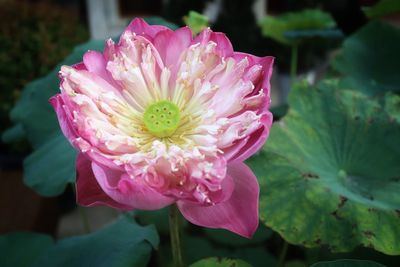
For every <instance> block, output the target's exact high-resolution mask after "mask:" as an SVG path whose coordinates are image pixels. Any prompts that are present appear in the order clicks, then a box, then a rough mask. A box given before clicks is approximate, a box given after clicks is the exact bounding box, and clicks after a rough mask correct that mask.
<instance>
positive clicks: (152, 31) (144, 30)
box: [125, 18, 168, 41]
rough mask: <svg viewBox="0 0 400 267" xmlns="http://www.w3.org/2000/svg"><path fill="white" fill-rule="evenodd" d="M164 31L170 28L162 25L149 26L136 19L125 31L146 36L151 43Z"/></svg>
mask: <svg viewBox="0 0 400 267" xmlns="http://www.w3.org/2000/svg"><path fill="white" fill-rule="evenodd" d="M164 30H168V28H167V27H165V26H161V25H149V24H147V22H146V21H144V20H143V19H141V18H136V19H134V20H133V21H132V22H131V23H129V25H128V27H126V29H125V31H131V32H134V33H136V34H137V35H141V36H144V37H146V38H148V39H149V40H150V41H151V40H152V39H153V38H154V36H156V34H157V33H159V32H160V31H164Z"/></svg>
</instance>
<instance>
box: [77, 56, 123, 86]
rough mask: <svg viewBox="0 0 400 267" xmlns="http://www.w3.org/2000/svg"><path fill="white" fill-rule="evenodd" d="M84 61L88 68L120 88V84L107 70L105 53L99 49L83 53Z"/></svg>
mask: <svg viewBox="0 0 400 267" xmlns="http://www.w3.org/2000/svg"><path fill="white" fill-rule="evenodd" d="M83 63H84V64H85V67H86V69H87V70H88V71H89V72H91V73H94V74H97V75H98V76H99V77H101V78H102V79H103V80H105V81H107V82H108V83H109V84H111V85H112V86H114V87H116V88H118V87H119V86H118V84H117V83H116V82H115V81H114V80H113V79H112V77H111V74H110V73H109V72H108V70H107V62H106V59H105V57H104V55H103V54H102V53H100V52H97V51H88V52H86V53H85V54H84V55H83Z"/></svg>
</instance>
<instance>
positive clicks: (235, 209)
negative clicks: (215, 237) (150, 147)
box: [177, 162, 259, 238]
mask: <svg viewBox="0 0 400 267" xmlns="http://www.w3.org/2000/svg"><path fill="white" fill-rule="evenodd" d="M228 175H230V176H232V178H233V179H234V182H235V189H234V191H233V193H232V195H231V197H230V199H229V200H227V201H225V202H222V203H219V204H216V205H213V206H199V205H194V204H189V203H185V202H184V201H178V202H177V204H178V207H179V210H180V211H181V212H182V215H183V216H184V217H185V218H186V219H187V220H188V221H190V222H191V223H193V224H196V225H200V226H204V227H209V228H223V229H227V230H229V231H232V232H234V233H236V234H238V235H241V236H243V237H247V238H250V237H251V236H252V235H253V234H254V232H255V231H256V229H257V227H258V196H259V186H258V182H257V179H256V177H255V176H254V174H253V173H252V171H251V170H250V169H249V168H248V167H247V166H246V165H245V164H244V163H241V162H240V163H239V162H238V163H235V164H230V165H228Z"/></svg>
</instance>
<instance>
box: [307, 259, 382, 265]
mask: <svg viewBox="0 0 400 267" xmlns="http://www.w3.org/2000/svg"><path fill="white" fill-rule="evenodd" d="M311 267H385V266H384V265H382V264H380V263H377V262H373V261H365V260H337V261H323V262H317V263H315V264H313V265H312V266H311Z"/></svg>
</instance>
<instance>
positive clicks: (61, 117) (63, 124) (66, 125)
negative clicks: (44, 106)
mask: <svg viewBox="0 0 400 267" xmlns="http://www.w3.org/2000/svg"><path fill="white" fill-rule="evenodd" d="M50 104H51V105H52V106H53V108H54V110H55V112H56V113H57V118H58V123H59V124H60V128H61V130H62V132H63V134H64V135H65V137H67V139H68V140H69V141H70V142H71V144H72V141H73V140H74V139H75V138H76V137H77V134H76V131H75V129H74V128H73V127H72V124H71V122H70V120H69V118H68V115H67V113H66V111H65V106H64V105H65V104H64V101H63V99H62V96H61V94H58V95H55V96H53V97H52V98H50Z"/></svg>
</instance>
